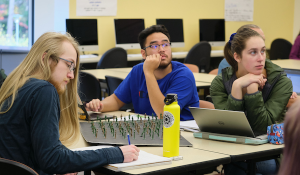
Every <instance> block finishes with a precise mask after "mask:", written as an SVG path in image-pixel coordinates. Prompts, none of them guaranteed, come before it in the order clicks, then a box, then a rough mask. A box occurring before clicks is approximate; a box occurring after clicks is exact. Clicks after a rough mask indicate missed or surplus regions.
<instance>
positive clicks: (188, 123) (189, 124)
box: [180, 120, 199, 130]
mask: <svg viewBox="0 0 300 175" xmlns="http://www.w3.org/2000/svg"><path fill="white" fill-rule="evenodd" d="M180 128H182V129H184V128H189V129H195V130H199V127H198V125H197V123H196V121H195V120H189V121H181V122H180Z"/></svg>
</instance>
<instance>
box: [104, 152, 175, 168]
mask: <svg viewBox="0 0 300 175" xmlns="http://www.w3.org/2000/svg"><path fill="white" fill-rule="evenodd" d="M171 163H172V159H171V158H167V157H161V156H157V155H154V154H150V153H147V152H145V151H142V150H141V151H140V154H139V158H138V160H136V161H133V162H129V163H116V164H109V165H105V166H104V167H105V168H107V169H110V170H113V171H125V170H130V169H136V168H145V167H151V166H157V165H166V164H171Z"/></svg>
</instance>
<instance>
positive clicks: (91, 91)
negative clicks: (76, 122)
mask: <svg viewBox="0 0 300 175" xmlns="http://www.w3.org/2000/svg"><path fill="white" fill-rule="evenodd" d="M79 82H80V85H79V88H78V95H79V97H80V99H81V101H83V102H90V101H91V100H93V99H97V98H98V99H100V100H101V99H102V97H101V87H100V82H99V81H98V79H97V78H96V77H94V76H93V75H91V74H89V73H86V72H79Z"/></svg>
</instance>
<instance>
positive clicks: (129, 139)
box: [127, 134, 130, 145]
mask: <svg viewBox="0 0 300 175" xmlns="http://www.w3.org/2000/svg"><path fill="white" fill-rule="evenodd" d="M127 139H128V145H130V137H129V134H127Z"/></svg>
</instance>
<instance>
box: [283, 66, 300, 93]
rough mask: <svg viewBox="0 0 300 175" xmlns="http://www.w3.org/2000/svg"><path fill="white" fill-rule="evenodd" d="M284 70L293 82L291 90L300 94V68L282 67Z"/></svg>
mask: <svg viewBox="0 0 300 175" xmlns="http://www.w3.org/2000/svg"><path fill="white" fill-rule="evenodd" d="M284 72H285V73H286V74H287V77H288V78H289V79H291V81H292V83H293V91H294V92H296V93H297V95H300V70H296V69H284Z"/></svg>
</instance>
